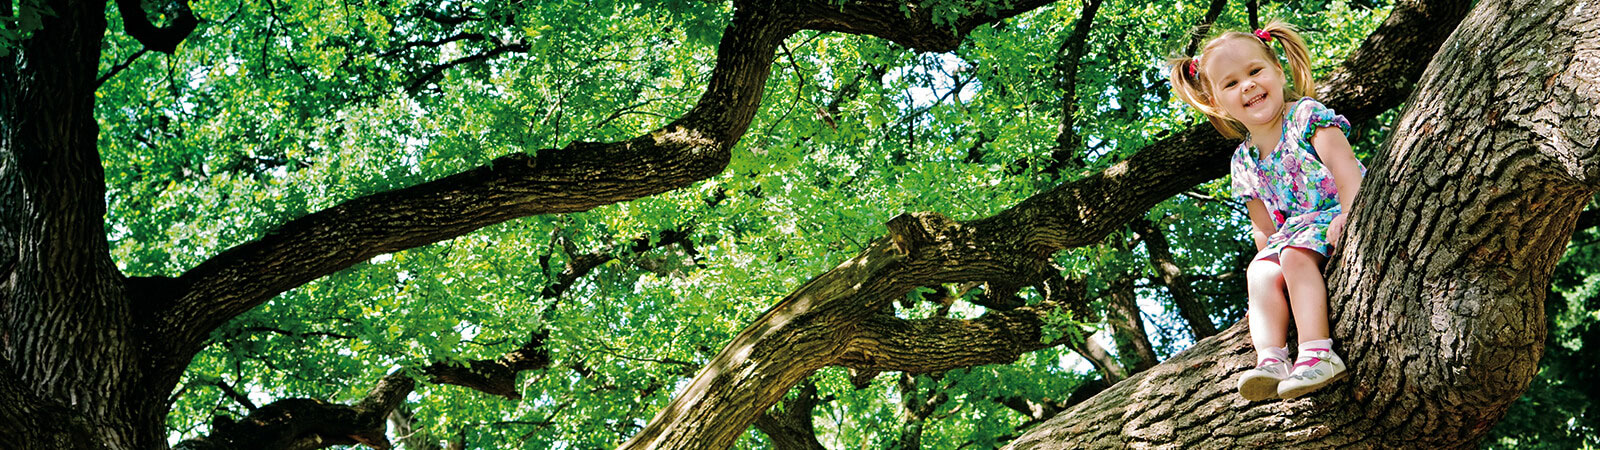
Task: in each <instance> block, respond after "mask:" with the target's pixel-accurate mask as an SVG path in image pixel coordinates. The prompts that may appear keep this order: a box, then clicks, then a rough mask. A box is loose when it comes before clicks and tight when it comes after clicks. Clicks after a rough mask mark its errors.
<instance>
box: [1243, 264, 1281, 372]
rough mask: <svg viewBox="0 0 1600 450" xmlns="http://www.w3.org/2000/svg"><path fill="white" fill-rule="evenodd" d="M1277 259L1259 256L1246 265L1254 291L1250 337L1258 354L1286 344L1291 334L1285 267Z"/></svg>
mask: <svg viewBox="0 0 1600 450" xmlns="http://www.w3.org/2000/svg"><path fill="white" fill-rule="evenodd" d="M1276 259H1277V258H1262V259H1258V260H1255V261H1253V262H1251V263H1250V267H1248V268H1246V269H1245V278H1246V280H1247V281H1248V283H1247V284H1248V288H1249V291H1250V310H1249V313H1250V341H1251V343H1252V344H1254V345H1255V347H1256V353H1257V354H1263V353H1264V352H1267V351H1268V350H1267V349H1277V348H1283V346H1284V345H1285V342H1284V340H1285V339H1286V337H1287V335H1288V334H1289V304H1288V301H1287V300H1286V299H1285V298H1284V277H1283V270H1282V268H1281V267H1279V265H1278V261H1276Z"/></svg>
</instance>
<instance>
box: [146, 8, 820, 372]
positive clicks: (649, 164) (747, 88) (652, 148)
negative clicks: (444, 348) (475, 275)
mask: <svg viewBox="0 0 1600 450" xmlns="http://www.w3.org/2000/svg"><path fill="white" fill-rule="evenodd" d="M792 30H793V28H792V27H791V26H788V25H785V24H783V23H779V22H776V21H774V20H773V19H772V18H770V17H767V16H763V15H759V14H756V11H753V10H748V9H744V10H741V12H740V13H738V14H736V17H735V18H734V20H733V21H732V24H731V25H730V26H729V28H728V30H727V32H726V35H725V36H724V39H723V40H722V44H721V46H720V47H719V49H718V63H717V66H716V69H715V71H714V72H713V74H712V76H711V81H710V83H709V85H708V87H707V89H706V93H705V95H704V96H702V97H701V99H700V101H699V103H698V104H697V105H696V106H695V107H694V108H693V109H691V110H690V111H689V112H688V113H686V114H685V115H684V116H683V117H681V118H679V119H678V120H676V121H673V122H672V123H670V124H667V125H666V126H664V127H662V128H660V129H657V130H655V131H652V132H650V133H647V134H645V135H642V136H639V137H636V138H633V139H629V140H626V141H620V142H610V143H589V142H575V143H573V144H572V145H570V146H568V147H567V148H564V149H546V150H540V151H538V152H536V153H534V154H521V153H518V154H512V155H508V156H504V157H501V158H499V159H496V160H495V161H493V162H491V163H490V164H487V165H484V166H481V167H478V168H475V169H471V170H467V171H464V172H461V173H458V174H455V175H450V176H447V177H444V178H441V179H438V180H434V181H430V182H426V183H422V184H419V185H416V186H411V187H408V188H402V189H396V190H392V191H387V192H381V193H377V194H372V195H367V196H364V197H360V198H356V199H352V200H349V201H346V202H344V203H341V204H339V205H337V206H334V207H331V208H328V209H325V210H322V211H318V212H315V213H312V214H309V215H307V216H304V217H301V218H298V219H295V220H292V221H290V222H289V223H286V224H284V225H283V226H280V227H278V228H277V229H275V230H272V231H270V232H268V233H267V234H266V235H264V236H262V237H260V238H259V239H258V240H256V241H252V242H248V243H245V244H241V245H239V246H236V247H233V248H231V249H228V250H226V251H224V252H222V253H220V254H218V255H216V256H214V257H212V258H210V259H209V260H207V261H205V262H203V263H201V264H200V265H199V266H196V267H194V268H193V269H190V270H189V271H188V272H186V273H184V274H183V275H182V276H181V277H179V278H178V279H177V280H176V282H175V283H173V285H172V286H171V287H170V288H169V289H168V290H166V291H165V292H161V293H160V294H161V295H162V296H163V297H164V298H163V299H160V300H157V301H155V303H157V305H154V306H157V307H158V308H154V309H153V312H155V313H156V314H154V317H157V318H158V319H157V320H160V321H161V322H160V324H159V326H158V328H157V329H158V330H160V331H161V337H160V338H159V339H161V341H162V343H163V344H165V345H173V346H175V347H176V351H175V352H171V355H170V357H169V358H167V359H165V360H163V361H159V362H158V365H157V367H161V368H163V369H165V370H167V371H171V372H173V373H178V372H179V371H181V370H182V369H183V367H184V366H186V365H187V364H188V361H189V357H190V355H193V354H194V352H195V351H198V349H199V348H200V346H201V345H202V344H203V343H204V340H205V337H206V336H207V334H208V333H209V332H210V330H211V329H213V328H215V327H216V326H218V325H219V324H221V323H222V322H223V321H226V320H228V319H230V318H232V317H234V316H236V315H238V314H240V313H242V312H244V311H246V310H248V309H249V308H251V307H254V306H255V305H258V304H260V303H262V302H264V301H266V300H267V299H269V298H271V297H273V296H275V295H277V294H278V293H279V292H283V291H284V290H287V289H290V288H293V287H295V286H299V285H301V284H304V283H306V282H308V281H311V280H314V279H316V278H319V277H321V276H323V275H326V274H328V273H332V272H334V271H338V270H341V269H344V268H346V267H349V266H351V265H353V264H356V263H358V262H361V261H365V260H367V259H370V258H371V257H373V256H376V255H379V254H383V253H390V252H395V251H400V250H404V249H408V248H412V247H416V246H420V245H425V244H428V243H432V242H438V241H441V240H445V239H450V238H453V237H456V236H460V235H463V234H466V233H469V232H472V231H473V230H477V229H479V228H482V227H485V226H489V225H493V224H496V223H500V222H504V221H507V220H510V219H514V218H518V217H525V216H530V215H537V214H552V213H566V212H578V211H585V210H588V209H590V208H594V207H596V206H601V205H606V204H611V203H617V202H622V201H627V200H632V199H636V198H640V197H645V196H649V195H654V194H658V193H661V192H666V191H669V190H672V189H677V188H679V187H683V186H687V185H689V184H691V183H694V182H696V181H699V180H702V179H705V178H708V177H710V176H712V175H715V174H717V173H721V171H722V169H723V168H724V167H725V166H726V165H727V163H728V161H729V159H730V158H731V154H730V153H729V151H730V149H731V148H732V147H733V145H734V144H735V143H736V142H737V141H738V139H739V137H740V136H742V135H744V133H745V131H746V128H747V127H748V126H749V124H750V121H751V119H752V118H753V117H754V114H755V112H756V108H757V106H758V105H759V103H760V99H761V92H762V89H763V87H764V85H765V83H764V81H765V80H766V78H767V75H768V72H769V70H770V66H771V62H772V60H773V54H774V49H776V48H777V45H778V42H781V41H782V40H783V38H785V37H786V36H788V35H789V34H791V33H792ZM161 303H165V304H161Z"/></svg>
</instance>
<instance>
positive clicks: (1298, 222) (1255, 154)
mask: <svg viewBox="0 0 1600 450" xmlns="http://www.w3.org/2000/svg"><path fill="white" fill-rule="evenodd" d="M1334 126H1337V127H1339V129H1340V131H1341V132H1345V133H1348V132H1349V131H1350V122H1349V121H1348V120H1345V118H1344V116H1341V115H1338V114H1334V112H1333V110H1331V109H1328V107H1326V106H1323V105H1322V103H1318V102H1317V101H1316V100H1312V99H1311V98H1309V97H1307V98H1302V99H1300V100H1299V101H1296V102H1295V103H1294V105H1291V106H1290V109H1289V114H1286V117H1284V120H1283V137H1281V138H1279V139H1278V146H1277V148H1275V149H1273V151H1272V152H1271V153H1269V154H1267V155H1266V156H1265V157H1262V156H1260V155H1259V153H1260V152H1259V150H1257V149H1256V147H1255V146H1254V145H1251V144H1250V137H1249V136H1245V138H1244V142H1241V143H1239V148H1238V149H1236V150H1234V152H1233V162H1232V163H1231V164H1229V165H1230V167H1231V171H1232V175H1233V193H1234V196H1236V197H1238V198H1240V199H1244V200H1249V199H1252V198H1258V199H1261V201H1262V202H1264V203H1265V204H1266V207H1267V212H1268V213H1269V214H1271V215H1272V223H1273V225H1275V226H1277V232H1275V233H1272V236H1269V237H1267V246H1266V247H1265V248H1263V249H1262V250H1261V252H1259V253H1256V256H1255V258H1254V259H1261V258H1266V257H1271V256H1276V255H1277V254H1278V253H1279V252H1282V251H1283V249H1284V248H1287V247H1300V248H1304V249H1307V250H1313V251H1316V252H1317V253H1321V254H1322V255H1323V256H1328V254H1329V252H1331V251H1332V250H1333V246H1332V245H1331V244H1330V243H1329V242H1328V224H1329V223H1330V222H1332V221H1333V218H1334V217H1336V216H1338V215H1339V212H1340V210H1341V207H1340V205H1339V188H1338V186H1335V185H1334V183H1333V174H1332V173H1330V172H1328V168H1327V167H1326V166H1323V165H1322V160H1321V159H1319V158H1318V157H1317V154H1316V149H1313V148H1311V136H1312V135H1315V134H1316V132H1317V129H1319V128H1324V127H1334ZM1356 167H1358V168H1360V169H1361V173H1362V175H1365V174H1366V173H1367V169H1366V167H1363V166H1362V165H1361V162H1360V161H1356Z"/></svg>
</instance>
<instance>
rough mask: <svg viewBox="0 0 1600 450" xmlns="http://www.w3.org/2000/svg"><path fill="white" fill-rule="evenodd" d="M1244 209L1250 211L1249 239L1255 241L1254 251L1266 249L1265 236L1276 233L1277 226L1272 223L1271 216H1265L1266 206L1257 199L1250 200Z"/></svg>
mask: <svg viewBox="0 0 1600 450" xmlns="http://www.w3.org/2000/svg"><path fill="white" fill-rule="evenodd" d="M1244 206H1245V209H1248V210H1250V225H1251V227H1250V237H1252V238H1254V239H1255V241H1256V251H1258V252H1259V251H1261V249H1263V248H1267V236H1271V235H1272V233H1276V232H1278V226H1277V225H1276V224H1274V223H1272V215H1270V214H1267V204H1266V202H1262V201H1261V199H1259V198H1252V199H1250V201H1247V202H1245V203H1244Z"/></svg>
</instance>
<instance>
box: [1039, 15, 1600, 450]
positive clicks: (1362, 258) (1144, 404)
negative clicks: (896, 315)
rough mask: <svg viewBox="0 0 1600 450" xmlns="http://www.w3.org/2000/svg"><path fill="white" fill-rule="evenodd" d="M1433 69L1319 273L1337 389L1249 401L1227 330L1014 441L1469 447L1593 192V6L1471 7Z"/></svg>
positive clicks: (1521, 353)
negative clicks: (1326, 269)
mask: <svg viewBox="0 0 1600 450" xmlns="http://www.w3.org/2000/svg"><path fill="white" fill-rule="evenodd" d="M1485 61H1488V62H1491V63H1488V64H1485V63H1484V62H1485ZM1429 67H1430V68H1429V71H1428V73H1427V74H1426V75H1425V76H1424V78H1423V81H1422V83H1421V84H1420V86H1419V88H1418V90H1417V92H1416V95H1415V96H1413V98H1412V99H1411V100H1410V101H1408V102H1407V104H1408V105H1410V106H1409V108H1408V109H1407V111H1406V112H1405V113H1404V114H1403V116H1402V117H1401V119H1400V122H1399V123H1398V124H1397V125H1396V131H1395V135H1394V137H1393V138H1391V139H1390V141H1389V142H1388V143H1387V144H1386V145H1385V147H1384V148H1383V149H1382V150H1381V151H1380V152H1379V154H1378V155H1377V157H1376V158H1375V161H1374V163H1373V164H1372V166H1371V167H1372V170H1371V172H1370V173H1369V174H1368V176H1367V178H1366V180H1365V182H1364V183H1363V185H1362V186H1363V187H1362V193H1361V198H1360V199H1358V201H1357V204H1356V206H1355V208H1354V210H1353V211H1352V217H1353V219H1352V222H1351V224H1350V228H1349V229H1350V233H1351V234H1350V235H1348V236H1346V239H1345V250H1344V251H1343V253H1342V255H1341V257H1340V258H1338V259H1337V260H1336V261H1335V262H1334V264H1333V266H1332V267H1331V268H1330V271H1331V274H1330V277H1329V286H1330V287H1331V290H1332V292H1331V296H1330V298H1331V299H1332V301H1331V302H1330V307H1331V309H1332V316H1333V317H1332V319H1333V323H1334V336H1335V337H1337V338H1339V339H1341V343H1342V347H1343V348H1342V349H1339V350H1342V351H1343V352H1344V353H1345V355H1346V356H1347V360H1348V361H1349V362H1350V368H1351V371H1352V374H1351V376H1350V378H1349V379H1348V380H1347V381H1343V382H1340V383H1337V384H1334V385H1332V386H1330V387H1328V388H1326V389H1324V390H1322V391H1319V392H1318V393H1315V394H1313V395H1310V396H1308V397H1305V398H1302V399H1298V400H1293V401H1266V402H1257V403H1249V402H1245V401H1244V400H1243V399H1242V398H1240V397H1239V396H1238V395H1237V394H1235V393H1234V392H1233V389H1232V384H1231V383H1228V382H1225V380H1230V379H1232V378H1233V377H1236V376H1237V375H1238V373H1239V372H1241V371H1242V370H1244V369H1246V368H1247V367H1249V366H1250V364H1251V356H1250V355H1249V342H1248V339H1247V338H1246V334H1247V331H1246V327H1245V325H1243V324H1240V325H1236V326H1234V327H1233V328H1230V329H1229V330H1227V331H1226V332H1224V333H1223V334H1221V335H1219V336H1217V337H1214V338H1211V339H1206V340H1203V341H1201V342H1199V343H1197V344H1196V346H1195V347H1194V348H1192V349H1190V350H1189V351H1186V352H1184V353H1183V354H1182V355H1180V356H1179V357H1174V358H1172V359H1171V360H1169V361H1168V362H1167V363H1164V364H1162V365H1160V366H1157V367H1156V368H1155V369H1152V370H1151V371H1150V372H1148V373H1147V374H1145V375H1142V376H1138V377H1135V378H1131V379H1129V380H1127V381H1125V382H1124V383H1121V384H1119V385H1117V386H1116V387H1113V388H1112V389H1111V390H1109V391H1107V392H1106V393H1104V394H1102V395H1100V396H1098V397H1096V398H1094V399H1092V400H1091V401H1089V402H1086V403H1084V404H1081V405H1078V406H1077V407H1074V408H1072V409H1070V410H1068V411H1066V412H1064V413H1062V414H1061V416H1059V417H1058V418H1057V419H1054V420H1051V421H1050V422H1048V423H1046V424H1044V425H1042V426H1040V427H1039V428H1037V429H1035V430H1033V431H1032V432H1030V433H1029V434H1028V435H1026V436H1024V437H1023V438H1021V439H1019V440H1018V441H1016V442H1015V443H1014V445H1015V447H1016V448H1090V447H1095V448H1104V447H1126V446H1155V445H1172V446H1181V447H1217V448H1227V447H1246V446H1248V447H1257V446H1268V447H1295V448H1311V447H1318V448H1320V447H1336V446H1338V447H1366V448H1395V447H1423V448H1458V447H1467V446H1472V445H1474V444H1475V443H1476V442H1477V441H1478V440H1479V439H1480V438H1481V437H1482V436H1483V435H1484V434H1485V433H1486V432H1487V431H1488V430H1489V428H1490V427H1491V426H1492V425H1493V424H1494V423H1495V422H1497V421H1499V420H1500V418H1501V417H1502V416H1503V414H1504V413H1505V410H1506V407H1507V406H1508V405H1509V404H1510V403H1511V402H1512V401H1513V400H1515V399H1516V398H1517V397H1518V396H1519V395H1521V393H1522V392H1523V390H1524V389H1525V388H1526V386H1527V383H1528V381H1529V380H1530V379H1532V377H1533V375H1534V373H1535V372H1536V370H1537V368H1538V358H1539V355H1540V353H1541V352H1542V349H1543V342H1544V335H1545V329H1544V327H1545V321H1544V307H1543V302H1544V296H1545V295H1546V292H1547V286H1548V285H1549V281H1550V280H1549V274H1550V271H1551V270H1552V269H1553V267H1554V265H1555V263H1556V261H1557V259H1559V258H1560V256H1561V254H1562V252H1563V250H1564V247H1565V244H1566V242H1567V241H1568V239H1569V238H1570V236H1571V233H1572V230H1573V228H1574V225H1575V223H1576V220H1577V216H1578V215H1579V212H1580V210H1581V209H1582V207H1583V205H1584V203H1586V202H1587V201H1588V199H1589V198H1590V196H1591V195H1593V194H1594V193H1595V191H1596V189H1600V152H1597V149H1596V141H1597V139H1600V117H1597V116H1595V115H1593V114H1592V112H1593V111H1596V110H1600V83H1597V80H1600V10H1596V9H1595V8H1593V5H1588V4H1585V3H1584V2H1581V1H1577V0H1569V1H1551V2H1535V1H1509V0H1502V1H1484V2H1480V3H1479V4H1478V5H1477V6H1476V7H1475V8H1474V10H1473V12H1472V15H1471V16H1470V17H1468V18H1467V20H1465V21H1463V25H1462V26H1461V28H1460V29H1459V30H1457V31H1456V32H1455V33H1454V35H1453V36H1452V37H1451V40H1450V41H1449V42H1447V43H1446V44H1445V45H1444V47H1443V50H1442V51H1441V52H1439V54H1438V55H1437V56H1436V57H1435V59H1434V60H1433V62H1432V64H1430V66H1429ZM1219 380H1222V381H1219Z"/></svg>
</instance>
